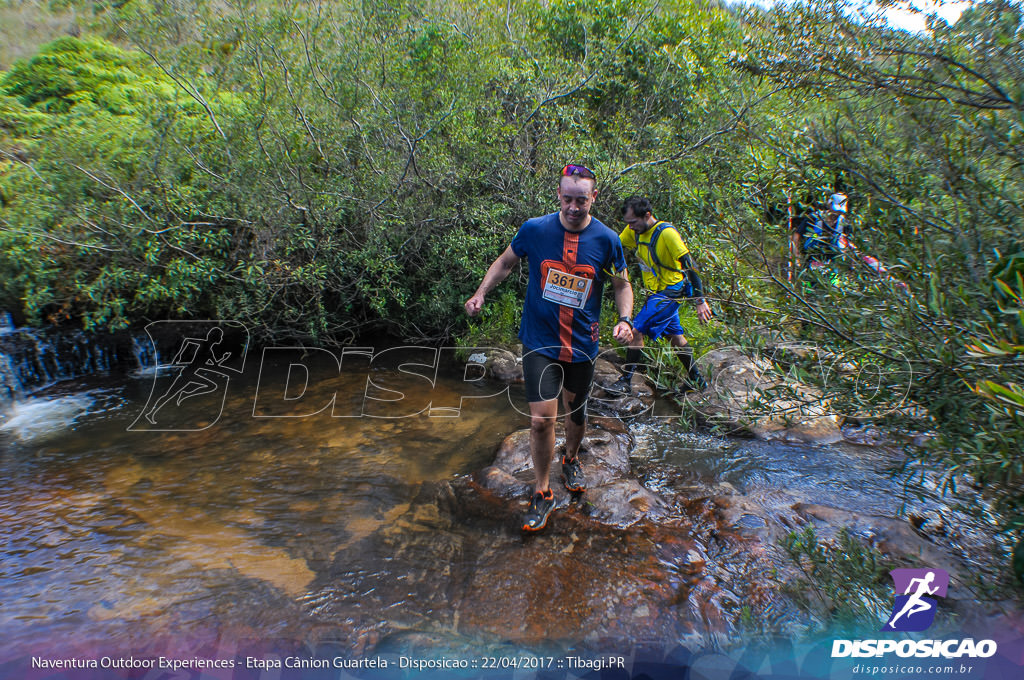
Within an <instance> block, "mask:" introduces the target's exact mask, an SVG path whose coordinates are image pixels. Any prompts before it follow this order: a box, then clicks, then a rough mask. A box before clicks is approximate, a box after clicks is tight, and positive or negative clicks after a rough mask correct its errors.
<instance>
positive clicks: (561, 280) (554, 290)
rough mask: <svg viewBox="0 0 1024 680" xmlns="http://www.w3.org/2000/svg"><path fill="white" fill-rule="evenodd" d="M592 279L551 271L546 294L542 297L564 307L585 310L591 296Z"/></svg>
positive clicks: (546, 281) (546, 282) (545, 286)
mask: <svg viewBox="0 0 1024 680" xmlns="http://www.w3.org/2000/svg"><path fill="white" fill-rule="evenodd" d="M592 283H593V280H592V279H585V278H583V277H582V276H574V275H573V274H567V273H566V272H560V271H558V270H557V269H549V270H548V276H547V279H545V281H544V293H543V295H542V296H541V297H543V298H544V299H545V300H549V301H551V302H554V303H555V304H557V305H562V306H563V307H572V308H573V309H583V305H584V304H585V303H586V301H587V296H589V295H590V286H591V284H592Z"/></svg>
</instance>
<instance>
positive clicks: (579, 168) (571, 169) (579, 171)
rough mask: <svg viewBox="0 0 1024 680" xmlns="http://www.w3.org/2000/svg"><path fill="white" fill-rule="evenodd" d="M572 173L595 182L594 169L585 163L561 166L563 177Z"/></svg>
mask: <svg viewBox="0 0 1024 680" xmlns="http://www.w3.org/2000/svg"><path fill="white" fill-rule="evenodd" d="M573 175H578V176H580V177H582V178H583V179H592V180H594V181H595V182H596V181H597V175H595V174H594V171H593V170H591V169H590V168H588V167H586V166H585V165H573V164H571V163H570V164H569V165H567V166H565V167H564V168H562V176H563V177H572V176H573Z"/></svg>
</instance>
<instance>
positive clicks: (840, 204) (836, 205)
mask: <svg viewBox="0 0 1024 680" xmlns="http://www.w3.org/2000/svg"><path fill="white" fill-rule="evenodd" d="M846 201H847V198H846V194H832V195H831V196H830V197H829V199H828V209H829V210H835V211H836V212H841V213H843V214H846Z"/></svg>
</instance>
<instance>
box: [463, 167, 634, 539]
mask: <svg viewBox="0 0 1024 680" xmlns="http://www.w3.org/2000/svg"><path fill="white" fill-rule="evenodd" d="M596 185H597V178H596V177H595V176H594V173H593V172H592V171H591V170H589V169H587V168H586V167H584V166H582V165H567V166H565V167H564V168H562V173H561V176H560V177H559V182H558V202H559V211H558V212H555V213H551V214H550V215H545V216H543V217H535V218H533V219H530V220H527V221H526V222H524V223H523V225H522V226H521V227H520V228H519V232H518V233H517V234H516V236H515V238H513V239H512V244H511V245H510V246H509V247H508V248H506V249H505V251H504V252H503V253H502V254H501V255H500V256H498V259H497V260H495V261H494V263H493V264H491V266H490V268H489V269H488V270H487V274H485V275H484V279H483V282H482V283H481V284H480V287H479V288H478V289H477V291H476V293H474V294H473V297H471V298H469V300H467V301H466V305H465V307H466V313H467V314H469V315H470V316H476V315H477V314H478V313H479V312H480V310H481V308H482V307H483V304H484V297H485V296H486V295H487V294H488V293H489V292H491V291H492V290H493V289H494V288H495V286H497V285H498V284H499V283H501V282H502V281H504V280H505V277H507V276H508V274H509V272H511V271H512V267H514V266H515V265H516V263H518V262H519V261H520V260H521V259H522V258H526V260H527V264H528V265H529V280H528V282H527V286H526V301H525V303H524V305H523V316H522V323H521V325H520V329H519V339H520V340H522V342H523V373H524V379H525V386H526V399H527V401H528V402H529V404H530V454H531V456H532V458H533V473H534V478H535V482H534V494H533V498H532V500H531V502H530V507H529V509H528V510H527V511H526V515H525V516H524V517H523V524H522V528H523V531H540V530H541V529H543V528H544V526H545V525H546V524H547V521H548V517H549V516H550V515H551V511H552V510H554V507H555V497H554V493H553V492H552V491H551V488H550V486H549V483H548V473H549V471H550V469H551V459H552V457H553V456H554V452H555V418H557V416H558V397H559V395H561V397H562V405H563V408H564V409H565V411H566V417H565V453H564V455H563V456H562V474H563V482H564V484H565V487H566V489H568V490H569V491H574V492H578V491H582V490H583V489H584V486H585V483H584V479H583V470H582V467H581V465H580V457H579V450H580V442H582V441H583V435H584V432H585V430H586V422H587V421H586V418H587V411H586V408H587V398H588V396H589V394H590V385H591V382H592V381H593V378H594V360H595V358H596V357H597V350H598V346H597V342H598V319H599V318H600V316H601V293H602V291H603V290H604V284H605V281H608V280H609V279H610V280H611V283H612V287H613V288H614V291H615V306H616V308H617V309H618V312H619V321H618V323H617V324H616V325H615V328H614V329H613V331H612V334H613V336H614V337H615V338H616V339H617V340H619V341H620V342H626V341H627V340H628V339H629V337H630V330H631V322H630V317H629V315H630V312H631V311H632V309H633V289H632V288H631V287H630V285H629V280H628V279H627V278H626V258H625V255H624V254H623V252H622V246H621V244H620V243H619V239H618V237H617V235H616V234H615V232H614V231H612V230H611V229H609V228H608V227H606V226H605V225H604V224H602V223H601V222H599V221H598V220H597V219H595V218H594V217H592V216H591V215H590V208H591V206H592V205H593V204H594V199H595V198H597V188H596Z"/></svg>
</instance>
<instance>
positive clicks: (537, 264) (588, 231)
mask: <svg viewBox="0 0 1024 680" xmlns="http://www.w3.org/2000/svg"><path fill="white" fill-rule="evenodd" d="M512 252H514V253H515V254H516V255H517V256H518V257H525V258H526V261H527V264H528V265H529V269H530V280H529V282H528V283H527V286H526V302H525V303H524V304H523V320H522V324H521V326H520V328H519V339H520V340H522V341H523V347H524V348H525V350H526V351H534V350H535V351H539V352H540V354H542V355H544V356H546V357H549V358H551V359H557V360H559V361H570V362H575V361H593V360H594V358H596V357H597V351H598V347H597V343H598V320H599V319H600V317H601V299H602V293H603V291H604V284H605V281H607V280H608V279H609V278H610V277H611V276H612V275H613V274H617V273H619V272H621V271H622V270H624V269H625V268H626V256H625V254H624V253H623V251H622V243H621V242H620V241H619V235H618V234H616V233H615V232H614V231H612V230H611V229H609V228H608V227H607V226H605V225H604V224H603V223H601V222H600V221H599V220H597V219H596V218H594V217H591V219H590V224H588V225H587V226H586V228H585V229H583V230H582V231H577V232H573V231H569V230H567V229H566V228H565V227H563V226H562V223H561V222H560V221H559V219H558V213H557V212H556V213H552V214H550V215H544V216H543V217H535V218H533V219H530V220H527V221H526V222H524V223H523V226H521V227H520V228H519V232H518V233H517V234H516V236H515V238H514V239H512ZM552 270H553V271H552ZM562 274H570V275H571V277H568V279H566V277H564V276H561V275H562ZM549 277H550V278H549ZM580 279H589V280H590V281H591V283H590V284H589V288H588V289H587V290H586V292H585V294H584V293H583V292H582V291H580V293H579V294H580V295H581V296H582V297H584V298H585V299H583V302H582V307H580V308H578V309H577V308H574V307H573V306H572V305H571V298H570V297H568V296H567V297H564V298H560V299H561V300H562V301H563V304H559V303H558V302H554V301H552V300H551V299H550V298H551V297H557V296H552V295H551V288H550V287H549V294H548V296H547V298H546V297H545V284H546V283H551V282H553V283H555V284H563V283H564V282H565V281H566V280H568V281H569V282H570V283H569V284H568V285H567V289H568V294H567V295H571V294H572V293H573V292H574V291H573V290H572V289H573V288H574V287H575V288H583V287H584V286H585V285H586V282H585V281H581V280H580ZM556 290H557V289H556ZM565 302H569V303H570V304H564V303H565Z"/></svg>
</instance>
